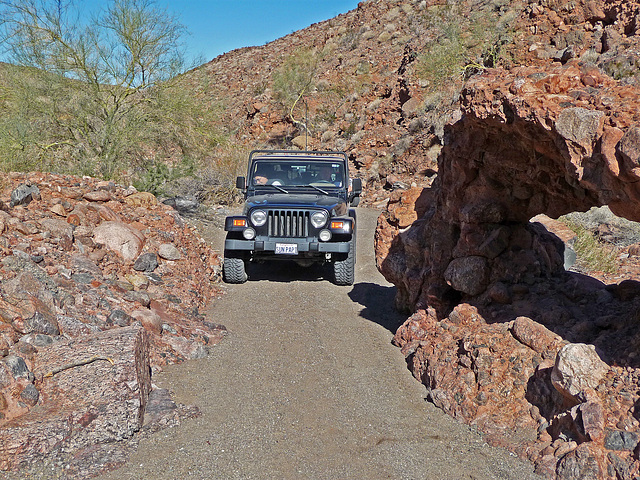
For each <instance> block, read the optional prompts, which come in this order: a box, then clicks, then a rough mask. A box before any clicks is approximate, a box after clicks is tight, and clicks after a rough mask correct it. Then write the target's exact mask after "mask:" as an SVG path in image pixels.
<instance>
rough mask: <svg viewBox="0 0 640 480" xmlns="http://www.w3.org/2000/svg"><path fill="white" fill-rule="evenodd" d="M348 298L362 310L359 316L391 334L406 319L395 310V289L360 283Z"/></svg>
mask: <svg viewBox="0 0 640 480" xmlns="http://www.w3.org/2000/svg"><path fill="white" fill-rule="evenodd" d="M348 295H349V298H350V299H351V300H352V301H354V302H356V303H358V304H360V305H362V306H363V307H364V308H363V310H362V311H361V312H360V316H361V317H362V318H364V319H366V320H369V321H371V322H374V323H377V324H378V325H381V326H383V327H384V328H386V329H387V330H389V331H390V332H391V333H393V334H395V333H396V330H397V329H398V327H399V326H400V325H402V323H403V322H404V321H405V320H406V319H407V315H406V314H403V313H402V312H400V311H398V310H397V309H396V308H395V300H394V299H395V295H396V287H393V286H391V287H385V286H382V285H378V284H375V283H370V282H360V283H356V284H355V285H354V286H353V289H352V290H351V291H350V292H349V294H348Z"/></svg>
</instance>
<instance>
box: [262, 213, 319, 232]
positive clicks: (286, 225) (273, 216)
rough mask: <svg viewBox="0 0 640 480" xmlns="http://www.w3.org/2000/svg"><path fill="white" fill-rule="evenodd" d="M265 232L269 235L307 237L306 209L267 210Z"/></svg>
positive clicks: (307, 216) (307, 221)
mask: <svg viewBox="0 0 640 480" xmlns="http://www.w3.org/2000/svg"><path fill="white" fill-rule="evenodd" d="M267 233H268V235H269V236H270V237H308V236H309V212H308V211H306V210H269V212H268V217H267Z"/></svg>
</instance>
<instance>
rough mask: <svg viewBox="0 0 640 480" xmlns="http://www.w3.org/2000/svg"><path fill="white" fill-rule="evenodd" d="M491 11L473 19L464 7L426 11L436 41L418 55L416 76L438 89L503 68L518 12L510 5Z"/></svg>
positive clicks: (479, 11)
mask: <svg viewBox="0 0 640 480" xmlns="http://www.w3.org/2000/svg"><path fill="white" fill-rule="evenodd" d="M489 7H491V8H480V9H477V10H474V11H473V12H472V13H471V14H470V15H466V14H465V13H464V12H463V11H462V5H461V4H446V5H434V6H431V7H429V8H427V12H426V14H425V20H424V21H425V23H426V26H427V28H428V29H429V31H431V32H434V33H435V38H434V40H433V41H432V42H430V43H429V44H427V47H426V49H425V51H423V52H422V53H421V54H419V55H418V58H417V61H416V66H415V73H416V74H417V76H418V77H419V78H421V79H423V80H427V81H429V83H430V85H431V86H432V87H435V88H439V87H441V86H443V85H449V84H451V82H452V81H454V82H460V81H461V80H464V78H465V77H468V76H469V75H471V74H473V73H475V72H477V71H480V70H483V69H485V68H490V67H495V66H497V65H498V64H500V63H501V62H502V61H503V60H504V59H505V51H504V48H503V47H504V45H506V44H507V43H509V42H511V41H512V36H513V28H514V25H515V22H516V19H517V17H518V12H519V11H518V10H517V8H516V7H514V8H511V7H510V6H509V4H508V2H507V3H505V4H499V3H496V4H495V5H490V6H489Z"/></svg>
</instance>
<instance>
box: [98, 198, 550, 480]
mask: <svg viewBox="0 0 640 480" xmlns="http://www.w3.org/2000/svg"><path fill="white" fill-rule="evenodd" d="M377 215H378V212H377V211H375V210H367V209H359V211H358V220H359V221H358V235H359V239H358V258H357V264H356V284H355V285H354V286H353V287H338V286H335V285H333V284H331V283H330V282H328V281H327V280H326V279H324V278H323V276H324V274H325V271H324V270H323V269H320V268H317V269H314V268H311V269H302V268H299V267H297V266H295V265H289V264H277V265H275V266H274V265H266V264H265V265H262V266H256V267H255V268H253V269H250V270H249V274H250V278H251V280H250V281H249V282H247V283H246V284H244V285H237V286H232V287H230V288H229V289H228V293H227V295H225V296H224V297H223V298H221V299H219V300H217V301H215V302H214V304H213V305H212V307H211V310H210V320H211V321H213V322H216V323H222V324H224V325H226V326H227V328H228V329H229V332H230V333H229V335H228V336H227V338H226V339H225V340H223V341H222V343H220V344H219V345H217V346H216V347H215V348H214V350H213V352H212V355H211V356H209V357H208V358H206V359H203V360H197V361H189V362H186V363H184V364H182V365H177V366H173V367H171V368H168V369H167V370H166V371H165V372H164V373H162V374H161V375H159V376H157V377H154V382H155V383H156V384H158V385H159V386H162V387H164V388H169V389H171V390H172V391H173V392H175V397H176V400H177V401H179V402H182V403H186V404H196V405H198V406H199V407H200V408H201V410H202V416H201V417H199V418H197V419H192V420H188V421H185V422H184V423H183V425H182V426H180V427H178V428H174V429H168V430H164V431H161V432H159V433H157V434H155V435H153V436H152V437H151V438H150V439H147V440H143V441H142V442H141V444H140V448H139V450H138V451H137V453H135V454H134V455H133V456H132V457H131V459H130V460H129V462H128V463H127V464H126V465H125V467H124V468H122V469H119V470H117V471H115V472H112V473H110V474H108V475H104V476H102V477H100V478H103V479H105V480H106V479H118V480H123V479H132V478H135V479H150V478H153V479H184V478H198V479H209V478H211V479H374V480H375V479H466V478H469V479H496V478H497V479H518V480H521V479H528V478H538V477H536V476H534V475H533V474H532V466H531V465H530V464H528V463H526V462H522V461H520V460H518V459H517V458H514V457H513V456H511V455H510V454H508V453H507V452H506V451H504V450H500V449H495V448H491V447H489V446H488V445H486V444H485V443H484V442H483V440H482V438H481V437H480V436H479V435H478V434H476V433H475V432H473V431H472V430H471V429H470V428H469V427H467V426H465V425H462V424H460V423H458V422H457V421H455V420H453V419H451V418H450V417H448V416H446V415H445V414H444V413H442V412H440V411H439V410H437V409H436V408H435V407H433V406H432V405H431V404H429V403H427V402H426V401H425V399H424V397H425V393H426V392H425V389H424V387H423V386H422V385H420V384H419V383H418V382H417V381H416V380H414V379H413V377H412V376H411V374H410V373H409V371H408V370H407V368H406V364H405V361H404V358H403V356H402V355H401V353H400V351H399V349H397V348H395V347H393V346H392V345H391V344H390V341H391V337H392V330H394V329H395V327H397V326H398V324H399V322H401V321H402V320H403V318H404V317H403V316H402V315H399V314H398V313H396V312H395V311H394V310H393V308H392V305H393V288H392V286H391V285H389V284H387V283H386V282H385V281H384V279H383V278H382V277H381V276H380V274H379V273H378V272H377V270H376V268H375V262H374V258H373V248H372V244H373V240H372V237H373V231H374V228H375V222H376V218H377ZM202 233H203V236H205V238H207V239H209V240H211V241H212V242H214V246H215V247H217V248H220V249H221V248H222V243H223V236H222V233H223V232H220V230H219V229H214V228H210V229H208V230H205V231H203V232H202Z"/></svg>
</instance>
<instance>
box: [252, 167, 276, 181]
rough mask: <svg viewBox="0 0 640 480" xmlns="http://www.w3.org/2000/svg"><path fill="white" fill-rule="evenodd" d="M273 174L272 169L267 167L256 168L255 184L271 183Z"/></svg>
mask: <svg viewBox="0 0 640 480" xmlns="http://www.w3.org/2000/svg"><path fill="white" fill-rule="evenodd" d="M271 173H273V170H272V169H270V168H269V167H268V166H267V165H263V164H258V166H257V167H256V174H255V175H254V176H253V184H254V185H266V184H267V182H268V181H269V176H270V174H271Z"/></svg>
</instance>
